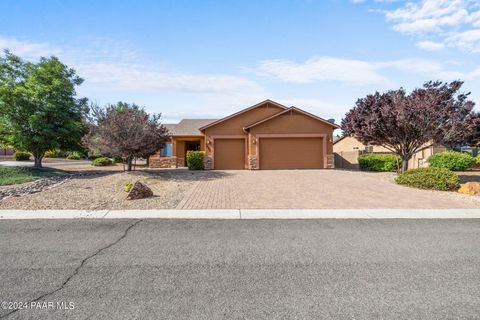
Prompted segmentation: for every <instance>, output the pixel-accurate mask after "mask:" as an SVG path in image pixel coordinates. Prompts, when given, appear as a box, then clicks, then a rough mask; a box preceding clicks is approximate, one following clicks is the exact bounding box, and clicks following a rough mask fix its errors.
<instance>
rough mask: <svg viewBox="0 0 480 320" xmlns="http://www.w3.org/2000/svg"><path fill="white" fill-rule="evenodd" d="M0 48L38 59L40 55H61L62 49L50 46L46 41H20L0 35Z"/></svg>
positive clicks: (24, 56) (26, 57)
mask: <svg viewBox="0 0 480 320" xmlns="http://www.w3.org/2000/svg"><path fill="white" fill-rule="evenodd" d="M0 49H1V50H4V49H10V50H11V51H13V52H12V53H14V54H16V55H18V56H21V57H23V58H24V59H38V58H39V57H40V56H51V55H56V56H58V55H61V54H63V51H62V50H61V49H59V48H52V47H51V46H50V45H48V44H47V43H37V42H31V41H20V40H17V39H14V38H7V37H0Z"/></svg>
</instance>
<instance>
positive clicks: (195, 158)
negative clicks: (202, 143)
mask: <svg viewBox="0 0 480 320" xmlns="http://www.w3.org/2000/svg"><path fill="white" fill-rule="evenodd" d="M204 158H205V152H204V151H187V167H188V169H190V170H203V169H204V167H203V159H204Z"/></svg>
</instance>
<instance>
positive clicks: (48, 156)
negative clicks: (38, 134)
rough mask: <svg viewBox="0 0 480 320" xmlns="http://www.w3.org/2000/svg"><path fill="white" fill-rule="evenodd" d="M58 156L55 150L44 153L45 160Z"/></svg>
mask: <svg viewBox="0 0 480 320" xmlns="http://www.w3.org/2000/svg"><path fill="white" fill-rule="evenodd" d="M57 155H58V152H57V150H48V151H46V152H45V155H44V156H45V158H56V157H57Z"/></svg>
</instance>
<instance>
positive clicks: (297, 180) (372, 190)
mask: <svg viewBox="0 0 480 320" xmlns="http://www.w3.org/2000/svg"><path fill="white" fill-rule="evenodd" d="M215 172H217V173H218V172H219V171H215ZM221 173H222V174H221V175H218V174H217V175H215V176H213V177H212V178H210V179H208V178H207V179H205V180H201V181H198V182H197V183H196V184H195V185H194V186H193V187H192V188H191V189H190V190H189V191H188V192H187V193H186V195H185V198H184V199H183V200H182V201H181V202H180V203H179V204H178V206H177V209H260V208H307V209H308V208H310V209H316V208H331V209H335V208H351V209H360V208H419V209H420V208H479V207H480V197H473V196H465V195H461V194H457V193H454V192H440V191H428V190H418V189H412V188H407V187H403V186H399V185H396V184H395V183H393V181H392V180H393V177H394V176H393V174H389V173H388V174H385V173H368V172H352V171H341V170H275V171H263V170H262V171H247V170H245V171H221ZM212 175H213V174H212ZM475 179H476V178H475ZM478 180H479V181H480V176H478Z"/></svg>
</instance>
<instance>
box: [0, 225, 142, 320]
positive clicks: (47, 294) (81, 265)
mask: <svg viewBox="0 0 480 320" xmlns="http://www.w3.org/2000/svg"><path fill="white" fill-rule="evenodd" d="M142 221H143V220H137V221H135V222H134V223H132V224H130V225H129V226H128V227H127V228H126V229H125V231H124V232H123V234H122V235H121V236H120V237H119V238H117V239H116V240H115V241H113V242H111V243H109V244H108V245H106V246H105V247H102V248H100V249H98V250H97V251H95V252H94V253H92V254H91V255H89V256H88V257H86V258H84V259H83V260H82V261H81V262H80V264H79V265H78V267H76V268H75V269H74V270H73V272H72V273H71V274H70V275H69V276H68V277H67V279H65V281H63V283H62V284H61V285H60V286H59V287H58V288H56V289H55V290H53V291H50V292H47V293H44V294H42V295H41V296H39V297H37V298H35V299H33V300H30V301H28V304H29V305H30V304H31V303H32V302H35V301H39V300H42V299H45V298H46V297H48V296H50V295H52V294H54V293H57V292H59V291H61V290H63V288H65V286H66V285H67V284H68V283H69V282H70V280H72V278H73V277H75V276H76V275H77V274H78V273H79V272H80V269H82V267H83V266H84V265H85V263H86V262H87V261H89V260H90V259H92V258H94V257H95V256H96V255H98V254H99V253H101V252H103V251H105V250H107V249H109V248H111V247H113V246H114V245H116V244H117V243H119V242H120V241H122V240H123V239H125V238H126V237H127V235H128V232H129V231H130V230H131V229H132V228H133V227H135V226H136V225H137V224H139V223H140V222H142ZM19 310H21V309H15V310H12V311H11V312H9V313H6V314H4V315H1V316H0V319H4V318H6V317H8V316H10V315H12V314H14V313H15V312H17V311H19Z"/></svg>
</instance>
